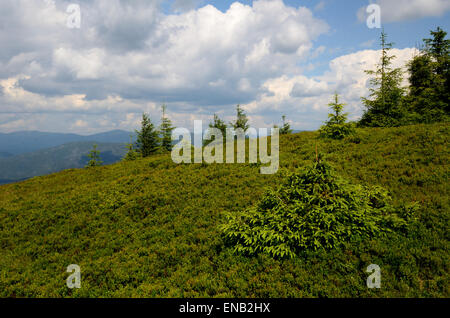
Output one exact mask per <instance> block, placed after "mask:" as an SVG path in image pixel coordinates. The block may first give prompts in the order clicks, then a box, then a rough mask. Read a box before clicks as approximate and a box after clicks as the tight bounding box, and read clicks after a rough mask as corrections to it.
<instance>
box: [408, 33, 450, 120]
mask: <svg viewBox="0 0 450 318" xmlns="http://www.w3.org/2000/svg"><path fill="white" fill-rule="evenodd" d="M430 33H431V35H432V36H433V38H431V39H424V40H423V41H424V44H425V47H424V49H423V50H421V52H420V53H419V54H418V55H417V56H415V57H414V58H413V60H412V61H410V62H409V63H408V72H409V75H410V76H409V82H410V89H409V95H408V98H407V102H408V104H409V105H411V111H413V112H414V113H415V114H416V121H419V122H435V121H440V120H443V118H444V116H445V115H447V116H448V115H449V111H450V110H449V94H450V87H449V85H450V78H449V74H450V71H449V69H450V63H449V61H450V57H449V56H450V55H449V51H450V49H449V48H450V40H446V35H447V33H446V32H444V31H443V30H442V29H441V28H439V27H438V28H437V30H436V31H431V32H430Z"/></svg>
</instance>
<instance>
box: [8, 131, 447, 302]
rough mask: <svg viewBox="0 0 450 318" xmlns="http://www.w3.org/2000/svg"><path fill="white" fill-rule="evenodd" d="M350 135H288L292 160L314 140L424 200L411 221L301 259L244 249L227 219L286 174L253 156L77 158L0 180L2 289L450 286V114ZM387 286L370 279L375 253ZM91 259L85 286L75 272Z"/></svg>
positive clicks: (351, 173) (291, 163)
mask: <svg viewBox="0 0 450 318" xmlns="http://www.w3.org/2000/svg"><path fill="white" fill-rule="evenodd" d="M357 135H358V136H357V137H352V138H349V139H346V140H343V141H327V140H318V139H317V138H316V137H317V133H315V132H303V133H300V134H296V135H290V136H285V137H284V136H283V137H282V139H281V144H280V150H281V154H280V156H281V166H282V168H283V169H289V170H291V169H294V168H295V167H300V166H304V165H306V164H309V163H310V162H311V159H312V157H313V153H314V151H315V150H314V149H315V145H316V144H317V145H318V148H319V149H320V150H321V151H322V152H323V153H324V154H325V156H326V158H327V160H328V162H329V163H330V164H331V165H332V166H333V167H334V168H335V170H336V171H337V172H338V173H339V174H341V175H342V176H343V177H345V178H347V179H348V180H350V181H353V182H355V183H360V184H371V185H376V184H378V185H381V186H383V187H385V188H387V189H388V190H389V191H390V192H391V193H392V196H393V198H394V201H395V202H396V203H399V202H411V201H417V202H419V203H420V205H421V208H420V210H419V211H418V215H417V216H418V222H417V223H416V224H414V225H413V226H411V230H410V231H409V232H407V233H404V234H395V235H392V236H390V237H388V238H386V239H380V240H372V241H367V242H362V243H360V244H358V245H354V246H350V245H348V246H346V247H345V248H343V249H340V250H333V251H331V252H330V251H329V252H325V251H319V252H307V253H306V252H305V253H304V255H302V256H301V257H299V258H296V259H292V260H274V259H271V258H269V257H268V256H265V255H260V256H255V257H244V256H239V255H234V254H233V253H232V248H231V247H228V246H225V245H224V243H223V240H222V238H221V235H220V232H219V230H218V226H219V224H221V222H223V221H224V217H223V212H225V211H239V210H241V209H244V208H245V207H248V206H249V205H252V204H254V203H255V202H257V201H258V199H259V198H260V197H261V195H262V194H263V192H264V189H265V188H266V187H275V186H276V185H277V184H278V183H279V182H280V180H281V178H282V173H278V174H276V175H273V176H264V175H261V174H259V171H258V167H257V166H256V165H238V164H223V165H216V164H215V165H204V164H196V165H194V164H192V165H186V164H184V165H175V164H174V163H172V162H171V160H170V156H169V155H158V156H155V157H152V158H149V159H143V160H139V161H136V162H122V163H118V164H115V165H111V166H105V167H100V168H94V169H83V170H68V171H64V172H61V173H57V174H54V175H50V176H45V177H37V178H33V179H31V180H28V181H25V182H22V183H19V184H12V185H5V186H1V187H0V296H3V297H23V296H38V297H43V296H46V297H70V296H77V297H83V296H88V297H96V296H102V297H113V296H123V297H130V296H132V297H182V296H183V297H201V296H204V297H262V296H263V297H331V296H335V297H350V296H353V297H388V296H389V297H412V296H421V297H431V296H434V297H449V296H450V293H449V286H450V284H449V274H448V273H449V270H448V266H449V260H450V259H449V236H448V233H449V231H448V230H449V216H450V213H449V212H450V211H449V192H450V189H449V182H448V179H449V169H448V168H449V167H448V159H449V145H448V140H449V127H448V125H446V124H436V125H429V126H427V125H418V126H408V127H401V128H393V129H360V130H358V131H357ZM372 263H373V264H378V265H379V266H380V267H381V275H382V277H381V278H382V288H381V289H377V290H372V289H371V290H369V289H368V288H367V287H366V279H367V276H368V274H367V273H366V268H367V266H368V265H370V264H372ZM69 264H78V265H80V266H81V275H82V276H81V277H82V288H81V289H78V290H69V289H68V288H67V287H66V283H65V280H66V278H67V276H68V274H67V273H66V272H65V271H66V268H67V266H68V265H69Z"/></svg>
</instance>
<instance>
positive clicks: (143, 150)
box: [136, 113, 159, 158]
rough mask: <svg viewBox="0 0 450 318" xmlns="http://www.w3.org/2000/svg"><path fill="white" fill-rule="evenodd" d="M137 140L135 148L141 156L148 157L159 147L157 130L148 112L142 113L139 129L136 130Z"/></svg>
mask: <svg viewBox="0 0 450 318" xmlns="http://www.w3.org/2000/svg"><path fill="white" fill-rule="evenodd" d="M136 135H137V141H136V148H137V150H138V151H139V153H140V154H141V156H142V157H144V158H145V157H148V156H150V155H152V154H154V153H156V151H157V150H158V148H159V144H158V139H159V137H158V131H157V130H156V129H155V126H154V125H153V123H152V122H151V120H150V117H149V115H148V114H146V113H144V114H142V121H141V130H139V131H138V130H136Z"/></svg>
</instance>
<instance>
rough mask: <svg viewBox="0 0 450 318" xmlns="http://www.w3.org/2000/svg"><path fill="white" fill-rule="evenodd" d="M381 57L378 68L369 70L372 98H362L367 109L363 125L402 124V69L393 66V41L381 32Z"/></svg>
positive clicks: (361, 122)
mask: <svg viewBox="0 0 450 318" xmlns="http://www.w3.org/2000/svg"><path fill="white" fill-rule="evenodd" d="M380 40H381V59H380V62H379V63H378V64H377V68H376V70H367V71H365V72H366V73H367V74H369V75H372V78H371V80H370V84H371V85H372V88H370V98H364V97H363V98H362V101H363V104H364V106H365V107H366V111H365V113H364V115H363V117H362V119H361V121H360V125H361V126H371V127H383V126H398V125H400V124H401V121H402V117H403V116H404V110H403V109H402V99H403V95H404V89H403V88H402V87H401V82H402V70H401V69H400V68H392V60H393V59H394V58H395V55H390V54H389V51H390V50H391V49H392V46H393V43H388V42H387V35H386V33H385V32H384V31H382V32H381V37H380Z"/></svg>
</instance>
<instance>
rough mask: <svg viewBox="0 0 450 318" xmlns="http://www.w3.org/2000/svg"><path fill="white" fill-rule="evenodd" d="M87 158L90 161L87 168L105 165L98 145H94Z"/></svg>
mask: <svg viewBox="0 0 450 318" xmlns="http://www.w3.org/2000/svg"><path fill="white" fill-rule="evenodd" d="M87 156H88V158H89V159H90V160H89V162H88V164H87V165H86V168H89V167H98V166H101V165H102V164H103V161H102V159H101V158H100V151H99V150H98V149H97V144H94V145H93V147H92V150H91V152H90V153H89V154H88V155H87Z"/></svg>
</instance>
